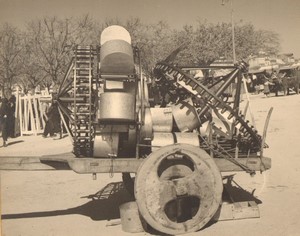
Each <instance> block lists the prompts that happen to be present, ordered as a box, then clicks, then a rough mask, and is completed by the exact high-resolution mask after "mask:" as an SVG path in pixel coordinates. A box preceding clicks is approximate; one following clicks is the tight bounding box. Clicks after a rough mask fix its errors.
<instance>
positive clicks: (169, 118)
mask: <svg viewBox="0 0 300 236" xmlns="http://www.w3.org/2000/svg"><path fill="white" fill-rule="evenodd" d="M150 111H151V116H152V124H153V132H171V131H172V128H173V115H172V109H171V108H170V107H165V108H160V107H153V108H150Z"/></svg>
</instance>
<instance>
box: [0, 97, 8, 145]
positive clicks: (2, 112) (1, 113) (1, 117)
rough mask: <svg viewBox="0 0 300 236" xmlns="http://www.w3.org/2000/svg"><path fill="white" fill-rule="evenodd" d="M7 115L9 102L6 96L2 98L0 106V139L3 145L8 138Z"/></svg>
mask: <svg viewBox="0 0 300 236" xmlns="http://www.w3.org/2000/svg"><path fill="white" fill-rule="evenodd" d="M8 116H9V104H8V100H7V98H3V99H2V104H1V107H0V123H1V127H2V139H3V147H6V146H7V138H8Z"/></svg>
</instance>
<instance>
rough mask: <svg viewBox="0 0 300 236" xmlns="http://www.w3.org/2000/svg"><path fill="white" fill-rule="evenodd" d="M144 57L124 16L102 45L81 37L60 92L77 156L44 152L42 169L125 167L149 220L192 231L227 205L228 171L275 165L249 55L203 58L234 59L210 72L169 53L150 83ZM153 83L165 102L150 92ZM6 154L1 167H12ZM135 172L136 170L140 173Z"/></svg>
mask: <svg viewBox="0 0 300 236" xmlns="http://www.w3.org/2000/svg"><path fill="white" fill-rule="evenodd" d="M140 61H141V58H140V53H139V50H138V49H136V48H134V47H132V45H131V38H130V35H129V33H128V32H127V31H126V30H125V29H124V28H122V27H120V26H110V27H108V28H106V29H105V30H104V31H103V32H102V34H101V42H100V47H99V46H98V47H92V46H77V47H76V48H75V49H74V56H73V59H72V61H71V63H70V67H69V70H68V71H67V73H66V75H65V77H64V80H63V83H62V84H61V86H60V88H59V92H58V95H57V98H56V101H57V103H58V106H59V110H60V114H61V117H62V120H63V122H64V124H65V125H66V127H67V129H68V133H69V135H70V137H71V138H72V142H73V154H74V155H75V156H74V155H73V154H69V155H61V156H59V157H57V156H43V157H40V158H39V160H37V161H38V162H39V164H40V169H72V170H74V171H75V172H77V173H82V174H86V173H91V174H94V175H96V174H97V173H123V177H124V181H125V184H127V185H130V184H132V186H133V184H134V195H135V198H136V202H137V205H138V208H139V211H140V213H141V215H142V216H143V218H144V219H145V221H146V222H147V223H148V224H150V225H151V226H152V227H153V228H155V229H156V230H158V231H160V232H164V233H168V234H182V233H186V232H193V231H196V230H199V229H201V228H202V227H203V226H205V225H206V224H207V223H208V222H209V221H210V220H211V219H212V218H213V217H214V215H215V214H216V212H217V211H218V210H219V209H220V205H221V204H222V192H223V183H222V177H221V174H220V173H221V172H226V171H246V172H248V173H250V174H253V173H255V171H265V170H267V169H269V168H270V167H271V162H270V159H269V158H266V157H263V148H264V147H266V146H267V145H266V144H265V133H266V129H265V131H264V134H263V136H260V135H259V134H258V132H257V131H256V130H255V129H254V127H253V126H251V125H250V124H249V121H248V120H245V117H244V115H242V114H241V112H240V109H239V104H240V88H241V83H242V74H243V73H244V72H246V71H247V64H246V63H245V62H239V63H237V64H236V65H232V66H227V67H226V68H224V66H223V67H221V66H219V67H218V66H215V67H206V68H202V69H228V71H229V73H228V74H227V75H225V76H222V77H218V78H215V79H214V81H211V80H210V79H209V78H208V79H203V80H198V79H195V78H194V77H193V76H192V75H191V74H189V73H187V72H186V70H184V69H183V68H179V67H176V66H174V65H173V64H171V63H170V62H166V61H163V62H159V63H157V64H156V66H155V68H154V74H155V79H154V81H152V83H149V84H148V83H147V81H146V80H145V79H144V76H143V73H142V69H141V66H140ZM233 83H235V84H236V90H235V94H234V95H233V102H231V103H229V102H228V101H227V97H226V96H225V95H226V91H227V89H228V88H229V87H230V86H231V85H232V84H233ZM153 90H156V91H157V94H158V95H159V96H158V97H159V99H158V100H156V101H158V102H157V104H156V103H155V102H154V101H153V99H151V97H152V96H150V97H149V91H153ZM167 97H169V98H170V99H167ZM266 123H268V122H266ZM35 161H36V160H35ZM6 164H7V163H6ZM6 164H5V163H3V162H2V163H1V167H2V168H1V169H5V168H6V169H9V168H10V169H14V168H13V167H11V166H10V167H8V165H6ZM26 164H28V165H29V164H30V163H29V162H27V163H26V162H23V166H24V165H26ZM18 168H19V169H21V167H18ZM22 168H23V169H26V167H22ZM27 169H29V167H28V168H27ZM130 173H136V176H135V181H134V183H133V180H132V179H131V177H130V175H129V174H130ZM131 181H132V182H131Z"/></svg>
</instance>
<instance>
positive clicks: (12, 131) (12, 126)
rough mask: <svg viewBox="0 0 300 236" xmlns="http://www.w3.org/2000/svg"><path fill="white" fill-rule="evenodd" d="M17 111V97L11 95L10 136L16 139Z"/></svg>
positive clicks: (9, 113) (9, 104) (9, 111)
mask: <svg viewBox="0 0 300 236" xmlns="http://www.w3.org/2000/svg"><path fill="white" fill-rule="evenodd" d="M15 109H16V97H15V95H11V97H10V98H9V100H8V124H7V126H8V127H7V129H8V136H9V137H11V138H14V137H15V119H16V118H15Z"/></svg>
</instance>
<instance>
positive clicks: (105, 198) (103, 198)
mask: <svg viewBox="0 0 300 236" xmlns="http://www.w3.org/2000/svg"><path fill="white" fill-rule="evenodd" d="M233 177H234V176H233V175H231V176H227V177H226V178H225V180H227V182H226V183H224V192H223V201H226V202H239V201H254V202H256V203H257V204H261V203H262V201H261V200H259V199H258V198H256V197H255V196H254V194H253V193H254V191H253V192H252V193H250V192H248V191H246V190H244V189H243V188H242V187H240V186H239V185H238V184H237V183H236V182H235V181H234V180H233ZM82 198H87V199H91V201H89V202H87V203H85V204H83V205H81V206H78V207H74V208H69V209H65V210H54V211H41V212H29V213H18V214H4V215H2V219H3V220H8V219H19V218H36V217H37V218H40V217H51V216H61V215H73V214H79V215H84V216H88V217H90V218H91V219H92V220H94V221H101V220H113V219H119V218H120V211H119V206H120V205H122V204H123V203H126V202H129V201H134V198H133V196H132V195H131V194H129V193H128V192H127V190H126V189H125V188H124V185H123V183H122V182H115V183H109V184H108V185H106V186H105V187H104V188H103V189H101V190H100V191H98V192H97V193H95V194H91V195H88V196H83V197H82ZM214 223H216V221H214V220H211V221H210V222H209V223H208V224H207V225H206V226H205V227H204V228H203V229H205V228H207V227H210V226H211V225H213V224H214ZM147 232H148V233H150V234H155V235H157V231H156V230H154V229H153V228H152V227H150V226H149V225H148V227H147ZM160 235H162V234H161V233H160ZM163 235H166V234H163Z"/></svg>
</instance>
